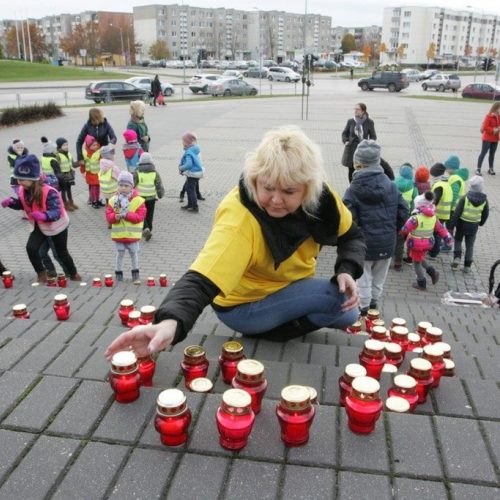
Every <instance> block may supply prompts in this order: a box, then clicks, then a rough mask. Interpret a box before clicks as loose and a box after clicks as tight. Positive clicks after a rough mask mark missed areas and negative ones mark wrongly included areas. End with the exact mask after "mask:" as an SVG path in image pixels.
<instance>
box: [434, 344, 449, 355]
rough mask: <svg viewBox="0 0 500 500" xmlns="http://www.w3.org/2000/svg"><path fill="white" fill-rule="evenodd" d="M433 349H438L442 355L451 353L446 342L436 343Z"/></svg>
mask: <svg viewBox="0 0 500 500" xmlns="http://www.w3.org/2000/svg"><path fill="white" fill-rule="evenodd" d="M434 346H435V347H439V349H441V350H442V351H443V354H449V353H450V352H451V345H450V344H447V343H446V342H436V343H435V344H434Z"/></svg>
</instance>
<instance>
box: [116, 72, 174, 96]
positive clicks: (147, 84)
mask: <svg viewBox="0 0 500 500" xmlns="http://www.w3.org/2000/svg"><path fill="white" fill-rule="evenodd" d="M152 80H153V79H152V78H151V77H149V76H134V77H132V78H128V79H127V80H125V81H126V82H128V83H131V84H132V85H135V86H136V87H139V88H141V89H144V90H147V91H148V92H151V82H152ZM160 84H161V91H162V93H163V95H164V96H166V97H170V96H171V95H173V94H175V89H174V86H173V85H170V83H165V82H160Z"/></svg>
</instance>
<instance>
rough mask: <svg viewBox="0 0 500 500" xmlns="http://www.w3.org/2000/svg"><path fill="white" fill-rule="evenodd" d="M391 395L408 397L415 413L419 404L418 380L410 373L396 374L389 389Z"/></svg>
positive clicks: (411, 410) (410, 408) (411, 408)
mask: <svg viewBox="0 0 500 500" xmlns="http://www.w3.org/2000/svg"><path fill="white" fill-rule="evenodd" d="M387 394H388V395H389V396H398V397H400V398H404V399H406V401H408V404H409V405H410V407H409V411H410V413H413V412H414V411H415V408H416V407H417V404H418V394H417V381H416V380H415V379H414V378H413V377H410V376H409V375H396V376H395V377H394V380H393V384H392V387H391V388H390V389H389V390H388V391H387Z"/></svg>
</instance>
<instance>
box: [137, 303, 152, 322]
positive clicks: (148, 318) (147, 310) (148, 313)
mask: <svg viewBox="0 0 500 500" xmlns="http://www.w3.org/2000/svg"><path fill="white" fill-rule="evenodd" d="M155 312H156V307H155V306H142V307H141V317H140V318H139V321H140V323H141V325H149V324H151V323H152V322H153V320H154V319H155Z"/></svg>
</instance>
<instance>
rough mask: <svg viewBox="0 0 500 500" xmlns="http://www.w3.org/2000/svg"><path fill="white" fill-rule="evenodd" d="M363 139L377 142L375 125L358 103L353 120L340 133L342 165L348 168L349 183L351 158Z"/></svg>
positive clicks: (362, 105)
mask: <svg viewBox="0 0 500 500" xmlns="http://www.w3.org/2000/svg"><path fill="white" fill-rule="evenodd" d="M363 139H373V140H374V141H375V140H377V134H376V132H375V124H374V123H373V120H372V119H371V118H369V116H368V113H367V111H366V104H364V103H362V102H358V103H357V104H356V106H354V118H350V119H349V120H347V123H346V126H345V127H344V130H343V131H342V142H343V143H344V154H343V155H342V165H344V167H348V168H349V182H351V180H352V174H353V173H354V165H353V157H354V151H356V148H357V147H358V144H359V143H360V142H361V141H362V140H363Z"/></svg>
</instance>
